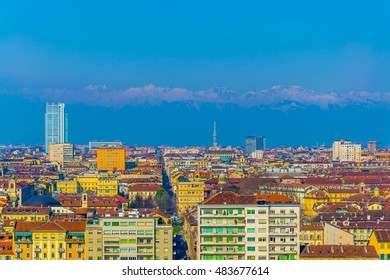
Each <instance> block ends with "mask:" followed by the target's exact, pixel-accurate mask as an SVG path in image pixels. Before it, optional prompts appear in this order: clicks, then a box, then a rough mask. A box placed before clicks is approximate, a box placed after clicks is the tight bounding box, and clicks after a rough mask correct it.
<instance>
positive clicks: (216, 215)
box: [201, 213, 245, 218]
mask: <svg viewBox="0 0 390 280" xmlns="http://www.w3.org/2000/svg"><path fill="white" fill-rule="evenodd" d="M201 217H202V218H208V217H210V218H211V217H230V218H232V217H237V218H241V217H242V218H243V217H245V213H242V214H227V213H219V214H201Z"/></svg>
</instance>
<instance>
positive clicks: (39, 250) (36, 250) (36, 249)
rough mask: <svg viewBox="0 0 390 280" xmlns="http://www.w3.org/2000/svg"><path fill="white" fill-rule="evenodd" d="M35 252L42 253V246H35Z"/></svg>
mask: <svg viewBox="0 0 390 280" xmlns="http://www.w3.org/2000/svg"><path fill="white" fill-rule="evenodd" d="M34 252H35V253H40V252H42V250H41V248H34Z"/></svg>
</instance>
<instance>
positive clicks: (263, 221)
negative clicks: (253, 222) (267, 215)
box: [258, 219, 267, 224]
mask: <svg viewBox="0 0 390 280" xmlns="http://www.w3.org/2000/svg"><path fill="white" fill-rule="evenodd" d="M258 222H259V224H266V223H267V220H266V219H258Z"/></svg>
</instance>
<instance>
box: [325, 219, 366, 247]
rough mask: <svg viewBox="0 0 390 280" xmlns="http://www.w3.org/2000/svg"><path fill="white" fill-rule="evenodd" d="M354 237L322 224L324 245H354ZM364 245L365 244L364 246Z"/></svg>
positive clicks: (334, 227) (329, 225)
mask: <svg viewBox="0 0 390 280" xmlns="http://www.w3.org/2000/svg"><path fill="white" fill-rule="evenodd" d="M354 244H355V243H354V235H353V234H352V233H350V232H348V231H345V230H342V229H340V228H338V227H336V226H334V225H331V224H328V223H325V224H324V245H354ZM364 245H365V244H364Z"/></svg>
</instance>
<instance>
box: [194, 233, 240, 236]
mask: <svg viewBox="0 0 390 280" xmlns="http://www.w3.org/2000/svg"><path fill="white" fill-rule="evenodd" d="M200 235H204V236H244V235H245V233H244V232H229V233H228V232H218V233H215V232H201V233H200Z"/></svg>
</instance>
